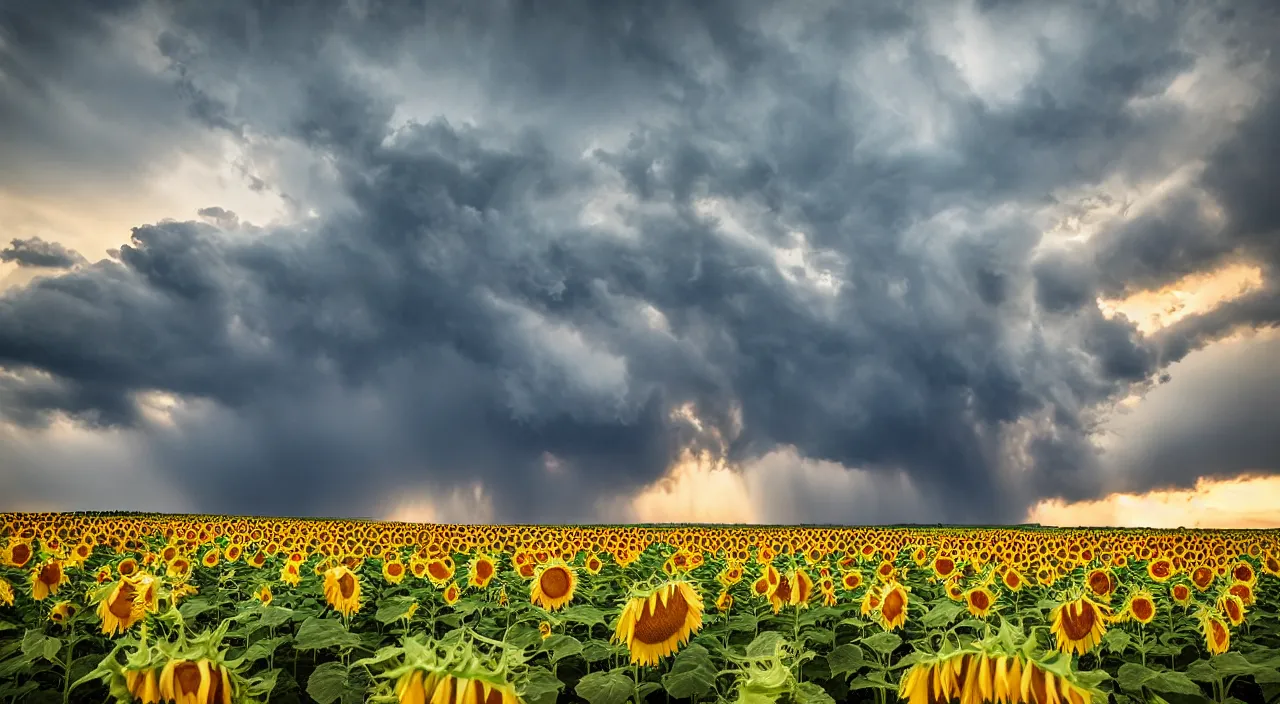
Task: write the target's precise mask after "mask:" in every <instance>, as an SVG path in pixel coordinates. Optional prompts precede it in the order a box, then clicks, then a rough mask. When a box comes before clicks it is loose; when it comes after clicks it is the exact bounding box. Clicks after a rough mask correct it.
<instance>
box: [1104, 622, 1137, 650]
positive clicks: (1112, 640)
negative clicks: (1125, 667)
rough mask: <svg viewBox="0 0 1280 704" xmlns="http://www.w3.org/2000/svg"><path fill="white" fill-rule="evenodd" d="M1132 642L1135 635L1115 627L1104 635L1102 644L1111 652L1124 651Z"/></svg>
mask: <svg viewBox="0 0 1280 704" xmlns="http://www.w3.org/2000/svg"><path fill="white" fill-rule="evenodd" d="M1132 642H1133V637H1132V636H1130V635H1129V634H1128V632H1126V631H1123V630H1121V629H1119V628H1113V629H1111V630H1109V631H1107V633H1106V635H1104V636H1102V646H1103V648H1105V649H1106V651H1107V652H1109V653H1123V652H1124V651H1125V649H1126V648H1128V647H1129V644H1130V643H1132Z"/></svg>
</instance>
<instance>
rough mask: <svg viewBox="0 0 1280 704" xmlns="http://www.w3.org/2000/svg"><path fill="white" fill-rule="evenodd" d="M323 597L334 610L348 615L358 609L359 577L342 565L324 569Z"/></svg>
mask: <svg viewBox="0 0 1280 704" xmlns="http://www.w3.org/2000/svg"><path fill="white" fill-rule="evenodd" d="M324 598H325V601H327V602H329V606H331V607H333V610H334V611H337V612H338V613H340V614H342V615H343V616H346V617H350V616H351V614H354V613H355V612H357V611H359V610H360V578H359V577H357V576H356V574H355V573H354V572H352V571H351V570H349V569H347V568H346V567H345V566H344V565H338V566H337V567H331V568H329V569H328V570H325V573H324Z"/></svg>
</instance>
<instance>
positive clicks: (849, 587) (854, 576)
mask: <svg viewBox="0 0 1280 704" xmlns="http://www.w3.org/2000/svg"><path fill="white" fill-rule="evenodd" d="M840 586H842V587H844V589H845V591H850V592H851V591H854V590H856V589H857V588H858V587H861V586H862V573H861V572H859V571H857V570H849V571H848V572H845V573H844V574H843V575H841V576H840Z"/></svg>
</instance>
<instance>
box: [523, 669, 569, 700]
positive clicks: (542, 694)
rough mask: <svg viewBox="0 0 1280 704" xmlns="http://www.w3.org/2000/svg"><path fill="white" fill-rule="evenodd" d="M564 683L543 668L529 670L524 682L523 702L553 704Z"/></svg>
mask: <svg viewBox="0 0 1280 704" xmlns="http://www.w3.org/2000/svg"><path fill="white" fill-rule="evenodd" d="M562 689H564V682H561V681H560V678H559V677H556V676H555V675H553V674H551V671H550V670H548V669H547V668H545V667H542V666H537V667H531V668H529V672H528V674H527V675H526V676H525V681H524V696H523V698H524V701H526V702H529V704H555V701H556V700H557V699H558V698H559V695H560V690H562Z"/></svg>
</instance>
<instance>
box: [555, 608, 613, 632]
mask: <svg viewBox="0 0 1280 704" xmlns="http://www.w3.org/2000/svg"><path fill="white" fill-rule="evenodd" d="M560 618H561V619H562V620H565V621H569V622H571V623H581V624H583V625H585V626H587V627H588V628H590V627H594V626H598V625H601V624H603V623H604V622H605V615H604V612H603V611H601V610H600V609H597V608H596V607H594V606H591V605H589V604H578V605H576V606H570V607H569V608H567V609H565V610H564V611H561V612H560Z"/></svg>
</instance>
